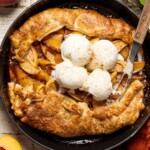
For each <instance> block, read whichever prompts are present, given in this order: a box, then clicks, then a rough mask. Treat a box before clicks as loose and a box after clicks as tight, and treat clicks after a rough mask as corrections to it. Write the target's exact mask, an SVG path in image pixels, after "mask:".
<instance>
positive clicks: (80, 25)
mask: <svg viewBox="0 0 150 150" xmlns="http://www.w3.org/2000/svg"><path fill="white" fill-rule="evenodd" d="M63 27H66V28H68V29H71V30H76V31H80V32H82V33H84V34H85V35H88V36H97V37H100V38H107V39H122V40H123V41H124V42H126V43H128V44H129V43H131V42H132V36H133V32H134V30H133V28H132V27H131V26H130V25H129V24H127V23H126V22H124V21H122V20H119V19H113V18H106V17H104V16H102V15H100V14H99V13H97V12H96V11H93V10H85V9H80V8H79V9H61V8H51V9H48V10H45V11H43V12H41V13H39V14H37V15H35V16H32V17H31V18H30V19H28V21H26V22H25V23H24V24H23V25H22V26H21V27H20V28H19V29H18V30H17V31H15V32H14V34H13V35H11V37H10V38H11V41H12V45H13V47H14V50H13V52H14V53H15V54H16V58H17V59H18V60H23V58H22V57H24V56H25V55H26V52H27V51H28V49H29V47H30V46H31V44H32V43H33V42H34V41H40V40H41V39H42V38H44V37H45V36H46V35H48V34H50V33H52V32H54V31H57V30H59V29H61V28H63Z"/></svg>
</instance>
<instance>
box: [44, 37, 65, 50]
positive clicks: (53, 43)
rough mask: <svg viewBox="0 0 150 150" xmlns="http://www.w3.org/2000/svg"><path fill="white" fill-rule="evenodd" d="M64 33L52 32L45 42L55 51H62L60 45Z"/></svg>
mask: <svg viewBox="0 0 150 150" xmlns="http://www.w3.org/2000/svg"><path fill="white" fill-rule="evenodd" d="M63 37H64V34H52V35H49V37H48V38H47V39H46V40H44V41H43V43H44V44H45V45H46V46H47V47H49V48H51V49H52V50H53V51H57V52H60V46H61V43H62V40H63Z"/></svg>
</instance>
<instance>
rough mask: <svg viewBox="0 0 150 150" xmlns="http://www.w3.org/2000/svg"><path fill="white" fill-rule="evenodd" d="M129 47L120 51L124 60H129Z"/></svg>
mask: <svg viewBox="0 0 150 150" xmlns="http://www.w3.org/2000/svg"><path fill="white" fill-rule="evenodd" d="M129 51H130V49H129V47H125V48H123V49H122V50H121V51H120V54H121V55H122V57H123V58H124V60H127V58H128V56H129Z"/></svg>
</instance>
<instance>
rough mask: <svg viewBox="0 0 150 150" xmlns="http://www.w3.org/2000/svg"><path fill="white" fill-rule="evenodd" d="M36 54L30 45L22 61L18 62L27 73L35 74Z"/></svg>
mask: <svg viewBox="0 0 150 150" xmlns="http://www.w3.org/2000/svg"><path fill="white" fill-rule="evenodd" d="M37 63H38V55H37V52H36V50H35V48H34V47H31V49H30V50H29V52H28V54H27V55H26V56H25V58H24V62H20V67H21V68H22V69H23V70H24V71H25V72H27V73H29V74H37V73H38V72H39V70H38V69H37Z"/></svg>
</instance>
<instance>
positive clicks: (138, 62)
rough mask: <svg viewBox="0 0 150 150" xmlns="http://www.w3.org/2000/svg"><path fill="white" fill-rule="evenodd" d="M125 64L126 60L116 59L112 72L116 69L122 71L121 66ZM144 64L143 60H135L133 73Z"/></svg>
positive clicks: (139, 69) (138, 70)
mask: <svg viewBox="0 0 150 150" xmlns="http://www.w3.org/2000/svg"><path fill="white" fill-rule="evenodd" d="M125 66H126V61H117V63H116V65H115V66H114V68H113V69H112V72H114V71H117V72H122V71H123V68H124V67H125ZM144 66H145V62H144V61H135V62H134V63H133V73H137V72H140V71H141V70H142V69H143V68H144Z"/></svg>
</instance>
